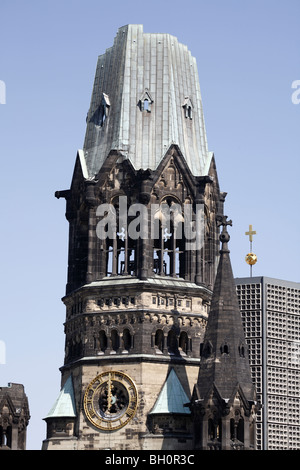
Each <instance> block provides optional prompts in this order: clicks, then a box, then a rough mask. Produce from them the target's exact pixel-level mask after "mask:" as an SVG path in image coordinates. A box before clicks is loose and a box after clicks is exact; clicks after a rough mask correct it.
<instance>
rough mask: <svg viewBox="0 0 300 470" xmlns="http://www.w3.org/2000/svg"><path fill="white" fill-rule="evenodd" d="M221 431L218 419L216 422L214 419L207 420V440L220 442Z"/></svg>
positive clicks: (220, 423)
mask: <svg viewBox="0 0 300 470" xmlns="http://www.w3.org/2000/svg"><path fill="white" fill-rule="evenodd" d="M221 430H222V422H221V420H220V419H219V420H217V421H216V420H215V419H209V420H208V439H209V440H211V441H214V440H218V441H221Z"/></svg>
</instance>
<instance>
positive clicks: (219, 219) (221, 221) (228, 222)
mask: <svg viewBox="0 0 300 470" xmlns="http://www.w3.org/2000/svg"><path fill="white" fill-rule="evenodd" d="M227 218H228V216H227V215H218V216H217V226H218V227H220V226H221V225H223V230H224V231H225V230H226V227H227V225H231V226H232V220H227Z"/></svg>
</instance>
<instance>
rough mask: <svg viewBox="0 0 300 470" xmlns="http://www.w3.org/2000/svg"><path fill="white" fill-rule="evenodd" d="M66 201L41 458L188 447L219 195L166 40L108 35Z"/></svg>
mask: <svg viewBox="0 0 300 470" xmlns="http://www.w3.org/2000/svg"><path fill="white" fill-rule="evenodd" d="M56 196H57V197H58V198H65V200H66V218H67V220H68V222H69V260H68V279H67V286H66V293H65V296H64V298H63V302H64V304H65V306H66V321H65V337H66V340H65V358H64V363H63V365H62V367H61V373H62V378H61V391H60V394H59V396H58V398H57V401H56V402H55V403H54V405H53V407H52V409H51V410H50V411H49V414H48V415H47V417H45V420H46V423H47V437H46V439H45V440H44V442H43V449H58V448H60V449H119V450H122V449H136V450H138V449H142V450H143V449H144V450H146V449H151V450H154V449H191V448H192V447H193V426H192V422H191V410H190V408H189V407H187V406H184V405H186V404H187V403H189V402H190V399H191V394H192V390H193V387H194V384H195V383H196V382H197V379H198V372H199V361H200V347H201V344H202V343H203V338H204V332H205V326H206V322H207V315H208V306H209V304H210V301H211V296H212V289H213V286H214V280H215V275H216V270H217V265H218V260H219V229H218V226H217V223H216V217H217V216H220V215H223V203H224V199H225V193H222V192H221V191H220V188H219V184H218V177H217V171H216V166H215V160H214V155H213V154H212V153H211V152H209V151H208V148H207V141H206V132H205V125H204V117H203V110H202V101H201V94H200V87H199V80H198V73H197V66H196V61H195V59H194V58H193V57H192V55H191V53H190V52H189V50H188V49H187V47H186V46H184V45H182V44H180V43H179V42H178V40H177V39H176V37H174V36H170V35H168V34H152V33H151V34H148V33H144V32H143V28H142V26H141V25H128V26H125V27H122V28H120V29H119V30H118V32H117V35H116V37H115V40H114V44H113V46H112V47H111V48H109V49H107V50H106V52H105V53H104V54H103V55H101V56H100V57H99V58H98V63H97V69H96V75H95V81H94V87H93V92H92V98H91V104H90V108H89V111H88V115H87V129H86V137H85V142H84V146H83V149H82V150H78V153H77V157H76V162H75V168H74V173H73V177H72V182H71V187H70V189H68V190H65V191H58V192H57V193H56Z"/></svg>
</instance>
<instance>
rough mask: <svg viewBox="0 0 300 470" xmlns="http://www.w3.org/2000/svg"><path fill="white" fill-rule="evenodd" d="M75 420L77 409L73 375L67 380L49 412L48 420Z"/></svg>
mask: <svg viewBox="0 0 300 470" xmlns="http://www.w3.org/2000/svg"><path fill="white" fill-rule="evenodd" d="M57 417H60V418H73V417H74V418H75V417H76V407H75V398H74V390H73V382H72V377H71V375H70V376H69V378H68V379H67V380H66V382H65V384H64V386H63V388H62V390H61V392H60V394H59V396H58V398H57V400H56V401H55V403H54V405H53V406H52V408H51V410H50V411H49V413H48V415H47V416H46V419H47V418H57Z"/></svg>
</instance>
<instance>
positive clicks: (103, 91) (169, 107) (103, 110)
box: [80, 25, 212, 178]
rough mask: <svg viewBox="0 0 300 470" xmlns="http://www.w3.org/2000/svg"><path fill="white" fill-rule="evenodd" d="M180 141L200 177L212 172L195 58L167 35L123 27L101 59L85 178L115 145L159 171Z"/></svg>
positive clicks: (89, 127) (85, 151)
mask: <svg viewBox="0 0 300 470" xmlns="http://www.w3.org/2000/svg"><path fill="white" fill-rule="evenodd" d="M172 144H176V145H178V147H179V149H180V151H181V153H182V155H183V157H184V158H185V160H186V162H187V164H188V165H189V167H190V170H191V172H192V173H193V174H194V175H195V176H203V175H206V174H207V172H208V168H209V165H210V162H211V158H212V153H211V152H208V148H207V139H206V131H205V123H204V116H203V110H202V100H201V93H200V85H199V79H198V71H197V65H196V60H195V58H194V57H192V55H191V53H190V51H189V50H188V48H187V46H185V45H183V44H180V43H179V42H178V40H177V38H176V37H174V36H171V35H169V34H157V33H155V34H154V33H144V32H143V26H142V25H127V26H123V27H121V28H119V30H118V32H117V35H116V37H115V40H114V44H113V46H112V47H111V48H109V49H107V50H106V52H105V53H104V54H103V55H100V56H99V58H98V63H97V69H96V75H95V81H94V87H93V92H92V98H91V104H90V109H89V111H88V115H87V130H86V136H85V142H84V148H83V150H82V151H80V157H81V164H82V166H83V170H84V174H85V176H86V177H88V178H91V177H93V176H94V175H95V174H97V172H98V171H99V170H100V168H101V167H102V165H103V163H104V161H105V159H106V157H107V155H108V154H109V152H110V151H111V150H118V151H120V152H121V153H122V154H123V155H124V158H127V159H129V160H130V162H131V163H132V165H133V167H134V168H135V169H140V168H142V169H147V168H150V169H153V170H154V169H156V167H157V166H158V164H159V163H160V161H161V160H162V158H163V157H164V155H165V154H166V153H167V151H168V149H169V147H170V145H172Z"/></svg>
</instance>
